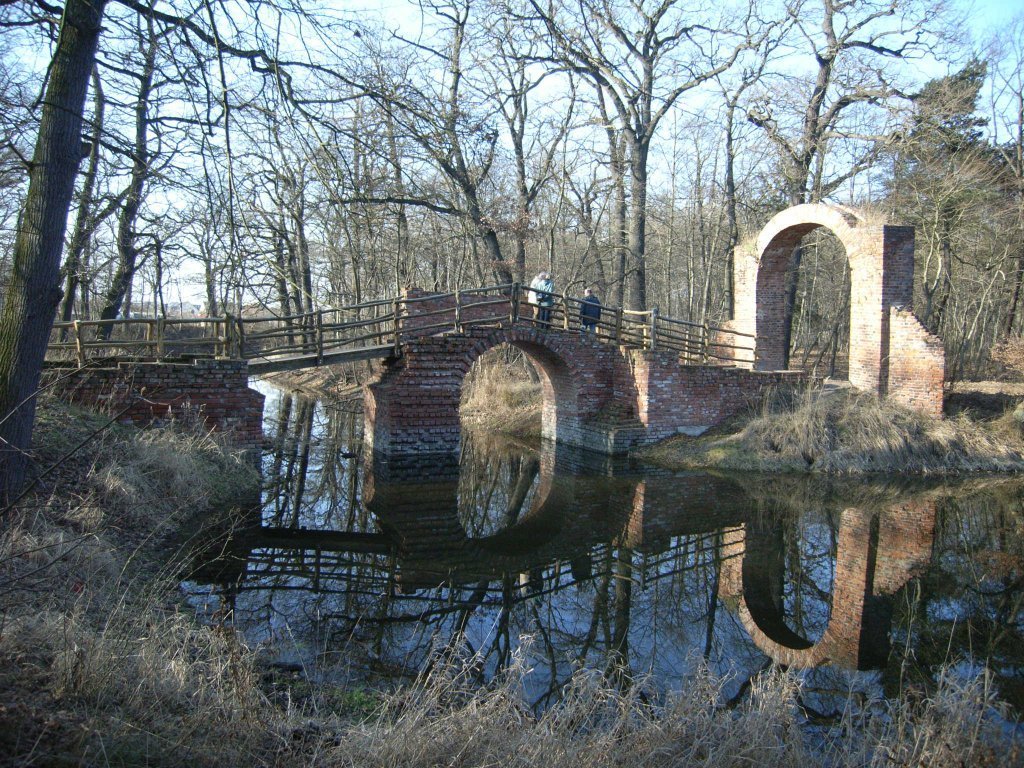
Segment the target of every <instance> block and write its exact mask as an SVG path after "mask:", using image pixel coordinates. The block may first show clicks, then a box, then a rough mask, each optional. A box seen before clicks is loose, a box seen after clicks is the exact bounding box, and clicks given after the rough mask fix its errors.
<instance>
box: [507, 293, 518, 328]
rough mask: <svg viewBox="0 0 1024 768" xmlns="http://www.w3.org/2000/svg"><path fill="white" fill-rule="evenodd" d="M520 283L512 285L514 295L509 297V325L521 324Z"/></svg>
mask: <svg viewBox="0 0 1024 768" xmlns="http://www.w3.org/2000/svg"><path fill="white" fill-rule="evenodd" d="M519 292H520V291H519V283H512V295H511V296H510V297H509V314H508V319H509V324H511V325H515V324H516V323H518V322H519Z"/></svg>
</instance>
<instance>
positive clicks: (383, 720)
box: [0, 407, 1024, 768]
mask: <svg viewBox="0 0 1024 768" xmlns="http://www.w3.org/2000/svg"><path fill="white" fill-rule="evenodd" d="M40 422H41V423H40V434H39V439H38V441H37V442H38V455H37V459H38V463H39V465H40V466H43V467H47V466H50V465H56V466H57V469H56V470H54V472H52V473H50V474H48V475H46V476H45V477H43V478H42V479H41V480H40V482H39V484H38V485H37V486H36V487H35V489H34V492H33V493H32V494H31V495H30V496H28V497H26V498H25V499H24V500H23V502H22V503H21V505H20V506H19V507H18V509H16V510H13V511H11V512H8V514H7V516H6V518H5V525H4V529H3V531H2V534H0V764H4V765H103V766H106V765H124V766H134V765H139V766H142V765H165V766H180V765H200V766H206V765H209V766H214V765H216V766H239V767H241V766H264V765H265V766H273V765H281V766H284V765H288V766H294V765H318V766H381V767H383V766H413V767H417V766H442V765H443V766H495V765H503V766H540V765H545V766H547V765H566V764H571V765H576V766H579V767H580V768H586V767H588V766H608V765H623V766H633V765H645V766H646V765H650V766H670V765H672V766H675V765H694V766H735V765H752V764H754V765H756V764H764V765H776V766H794V767H795V766H825V765H829V766H840V767H841V766H865V765H878V766H890V765H915V766H946V765H955V764H960V765H972V766H984V765H1001V766H1002V765H1021V764H1024V761H1022V758H1021V753H1020V751H1019V745H1017V744H1016V743H1015V742H1014V741H1013V739H1012V736H1011V733H1010V731H1009V730H1008V729H1007V727H1006V725H1005V721H1004V720H1003V719H1002V718H1001V715H1000V713H1001V710H1000V709H999V705H998V704H997V703H996V700H995V698H994V691H993V689H992V686H991V685H990V681H989V679H988V677H987V676H986V675H985V674H981V675H979V676H977V677H974V678H970V679H966V680H965V679H963V678H957V677H952V676H944V677H942V678H941V680H940V683H939V684H938V685H937V686H935V687H933V688H932V689H929V690H922V689H919V690H917V691H916V692H915V693H914V695H913V697H912V698H908V699H906V700H902V699H901V700H880V701H875V702H867V703H864V702H859V701H858V702H857V703H856V704H855V703H854V702H853V700H851V706H850V707H849V711H848V712H846V713H842V714H839V715H836V716H835V717H833V718H832V719H831V720H829V721H828V722H826V723H822V722H820V720H818V721H815V722H814V723H813V724H812V718H811V717H810V715H809V714H808V713H807V712H805V711H804V710H803V709H802V705H801V695H800V694H801V692H800V682H799V679H798V678H797V677H796V676H793V675H789V674H785V673H782V672H779V671H778V670H769V671H767V672H765V673H762V674H760V675H758V676H756V677H755V678H754V679H753V681H752V685H751V686H750V688H749V690H748V691H747V693H746V695H744V696H742V697H738V698H736V699H734V700H732V699H730V700H726V696H725V695H724V694H723V688H724V686H725V684H726V680H725V679H724V678H720V677H716V676H714V675H713V674H711V673H710V672H708V671H698V672H696V673H695V674H694V675H693V677H692V678H691V680H690V681H689V683H688V684H687V685H685V686H684V687H683V690H682V691H681V692H680V693H678V694H672V695H670V696H669V697H668V698H665V697H664V696H663V695H662V694H660V693H659V692H657V691H655V690H653V689H652V688H651V687H650V686H648V685H647V684H645V683H644V682H643V681H639V682H637V684H636V685H634V686H632V687H631V688H629V689H628V690H622V689H620V688H617V687H615V686H613V685H611V684H610V683H609V682H608V681H606V680H605V679H604V678H602V677H601V676H598V675H595V674H593V673H583V672H581V673H580V674H579V675H577V676H576V677H575V679H573V680H572V681H571V682H570V683H569V684H568V686H567V687H566V688H565V689H564V691H563V698H562V701H561V703H559V704H557V705H555V706H553V707H551V708H550V709H548V710H546V711H545V712H543V713H535V712H532V711H530V710H529V709H527V708H526V707H524V706H523V704H522V700H521V691H522V688H523V677H524V675H525V674H527V671H526V670H525V669H524V667H523V665H522V664H521V663H518V664H515V665H513V667H512V668H511V669H510V670H509V671H507V672H506V673H505V674H504V675H503V676H502V677H501V678H500V679H498V680H495V681H493V682H492V684H490V685H489V686H486V687H481V686H480V685H479V683H478V682H477V673H478V671H479V667H478V665H477V662H476V660H474V659H472V658H467V659H461V660H458V659H457V660H455V661H452V663H451V664H450V665H449V666H443V665H439V666H437V667H435V668H434V669H433V670H432V671H431V673H430V675H429V676H427V677H425V678H423V679H421V680H420V681H418V682H417V683H416V684H414V685H410V686H407V687H405V688H403V689H401V690H399V691H397V692H394V691H392V692H368V691H365V690H361V689H360V690H346V689H344V688H342V687H339V686H337V685H332V684H326V683H314V682H312V681H310V680H306V679H300V680H298V681H295V682H293V683H291V684H290V685H291V687H289V686H288V685H285V686H284V687H283V688H282V684H281V681H280V679H278V678H275V677H273V676H272V675H271V674H269V670H268V669H267V668H265V667H264V666H263V664H262V663H261V658H263V657H262V656H261V654H260V652H259V649H254V648H250V647H247V646H246V645H245V644H244V643H242V642H241V641H240V640H239V639H238V637H237V636H236V635H235V634H234V633H233V632H232V631H231V630H230V628H227V627H212V626H204V625H201V624H199V623H198V622H197V621H196V619H195V617H194V615H193V613H192V611H191V610H190V609H189V608H188V606H187V605H185V604H184V603H183V602H182V601H181V599H180V597H179V593H178V589H177V582H178V579H179V577H180V573H181V572H182V571H183V569H184V568H185V567H186V566H185V563H184V561H183V560H182V556H181V555H180V552H181V551H184V550H179V549H178V547H177V545H175V546H173V547H172V546H171V545H170V544H169V542H170V541H178V540H179V539H178V537H169V536H168V534H169V533H170V532H171V531H172V530H174V529H178V528H180V527H181V526H182V524H183V523H185V522H187V523H188V524H187V525H185V527H186V528H187V529H190V528H192V527H194V524H195V522H196V521H197V519H198V518H197V516H196V513H198V512H201V511H202V510H204V509H208V508H210V507H218V506H219V505H223V504H224V503H225V502H227V501H229V500H231V499H238V498H241V497H244V496H245V495H246V494H247V493H248V492H249V491H250V490H251V486H252V481H253V476H252V473H251V471H250V470H249V469H248V467H247V466H246V465H245V464H244V462H242V461H240V458H239V457H237V456H234V455H233V454H232V453H231V452H230V451H229V450H227V449H225V447H224V446H223V445H221V444H219V443H217V442H216V441H215V440H213V439H211V438H210V437H209V436H207V435H203V434H201V433H197V432H194V431H191V430H188V429H181V430H161V431H156V430H154V431H149V432H140V431H137V430H132V429H104V428H103V426H104V421H103V419H102V418H101V417H96V416H92V415H87V414H83V413H81V412H72V411H67V410H65V409H62V408H59V407H50V408H48V409H46V410H44V411H43V412H42V413H41V418H40ZM93 432H96V433H97V435H96V436H95V437H94V438H92V439H90V440H88V441H87V446H88V448H87V449H86V450H84V451H79V452H77V453H75V454H73V455H72V456H70V457H67V458H63V459H62V457H63V456H64V454H65V453H67V450H68V448H69V447H70V446H74V445H77V444H79V443H81V442H85V441H86V438H88V437H89V436H90V435H91V434H92V433H93ZM327 677H328V678H329V677H330V676H329V675H328V676H327Z"/></svg>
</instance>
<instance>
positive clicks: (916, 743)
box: [314, 663, 1021, 768]
mask: <svg viewBox="0 0 1024 768" xmlns="http://www.w3.org/2000/svg"><path fill="white" fill-rule="evenodd" d="M471 667H472V665H471V664H467V665H464V666H458V667H454V668H450V669H447V670H442V671H441V672H435V673H434V674H433V675H432V676H431V677H430V678H429V679H427V680H425V681H423V683H422V684H420V685H418V686H416V687H414V688H412V689H410V690H408V691H406V692H404V693H403V694H399V695H395V696H392V697H389V698H388V699H387V701H386V703H385V705H384V706H383V707H382V708H381V710H380V711H379V713H378V715H377V717H375V718H373V719H370V720H367V721H366V722H364V723H361V724H347V725H343V726H341V727H340V730H337V731H334V732H333V733H332V734H331V739H330V740H331V744H332V745H331V746H329V747H327V748H326V749H323V746H322V745H323V741H321V742H320V748H318V749H316V750H314V751H315V752H316V754H317V760H316V761H315V762H316V764H320V765H328V766H334V765H346V766H347V765H358V766H373V767H375V768H376V767H379V768H385V767H386V766H410V767H411V768H419V767H420V766H423V767H426V766H440V765H444V766H504V767H508V768H515V767H518V766H523V767H524V768H525V767H527V766H542V765H543V766H548V765H571V766H574V767H576V768H592V767H593V768H597V767H598V766H640V765H643V766H666V767H667V766H682V765H685V766H708V767H709V768H711V767H714V766H746V765H771V766H783V767H785V766H793V767H794V768H797V767H800V768H803V767H804V766H807V767H809V768H810V767H813V766H833V767H835V768H843V767H845V766H850V767H851V768H852V766H892V765H908V766H909V765H913V766H936V767H938V766H948V765H971V766H986V765H992V766H995V765H1001V766H1002V765H1006V766H1013V765H1021V752H1020V748H1019V744H1018V743H1017V742H1016V741H1015V740H1014V739H1013V737H1011V736H1009V735H1008V732H1007V731H1006V730H1005V729H1004V725H1005V721H1004V720H1003V717H1002V711H1001V710H1000V708H999V707H998V705H997V704H996V702H995V699H994V696H993V691H992V690H991V688H990V687H989V686H987V684H986V680H987V678H986V677H985V676H981V677H979V678H977V679H974V680H970V681H966V682H964V681H959V680H957V679H954V678H953V677H951V676H949V675H944V676H943V678H942V680H941V681H940V685H939V687H938V688H937V690H936V692H935V693H934V695H933V696H931V697H929V698H926V699H920V700H917V701H915V702H913V703H911V702H909V701H900V702H883V701H877V702H873V703H870V704H868V705H867V706H866V707H864V708H860V709H858V710H857V711H856V712H855V711H854V710H853V709H852V708H851V710H850V711H849V712H848V713H847V714H846V715H845V716H843V717H842V718H841V719H839V720H838V721H837V722H835V723H833V724H832V725H830V726H828V727H825V728H823V729H821V730H817V731H812V730H811V729H808V728H807V727H806V721H805V719H804V717H803V715H802V713H801V710H800V706H799V694H800V683H799V680H798V679H797V678H796V677H795V676H792V675H789V674H786V673H783V672H780V671H778V670H770V671H768V672H767V673H764V674H762V675H760V676H758V677H756V678H755V679H754V680H753V684H752V686H751V688H750V691H749V694H748V695H747V696H746V697H744V698H743V700H742V701H741V702H740V703H739V704H737V705H735V706H733V705H723V704H722V703H721V702H722V700H723V695H722V688H723V686H724V684H725V683H726V682H727V681H726V680H725V679H723V678H720V677H716V676H714V675H712V674H711V673H709V672H708V671H707V670H706V669H699V670H698V671H697V672H696V673H695V674H694V675H693V677H692V678H691V679H690V680H689V681H688V684H687V685H686V686H685V687H684V689H683V690H682V691H681V692H679V693H677V694H672V695H670V696H669V697H668V698H662V697H659V696H657V694H652V692H651V691H650V690H646V689H645V686H644V685H643V684H642V683H640V684H637V685H634V686H632V687H630V688H628V689H626V690H622V689H618V688H614V687H612V686H611V685H610V684H609V683H608V682H607V681H606V680H605V679H604V678H603V677H601V676H599V675H596V674H591V673H583V672H581V673H579V674H578V675H577V676H576V677H575V678H574V679H573V680H572V681H571V682H570V683H569V685H568V686H567V687H566V689H565V690H564V692H563V697H562V699H561V701H560V702H559V703H558V704H556V705H555V706H553V707H552V708H550V709H548V710H546V711H545V712H543V713H541V714H540V715H536V716H535V715H533V714H532V713H531V712H529V711H528V710H526V709H525V708H524V707H523V706H522V704H521V698H520V694H519V692H520V688H521V684H522V676H523V675H524V674H525V669H524V668H523V666H522V664H521V663H520V664H518V665H515V666H513V668H512V669H511V670H510V671H509V673H507V674H506V676H505V677H504V678H503V679H502V680H501V681H500V682H499V683H497V684H495V685H494V686H492V687H491V688H489V689H480V688H479V687H478V686H474V685H473V684H472V683H470V682H468V680H467V674H466V673H465V672H464V671H463V670H466V669H469V668H471ZM652 702H657V703H652ZM321 750H322V751H321Z"/></svg>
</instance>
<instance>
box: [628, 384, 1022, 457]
mask: <svg viewBox="0 0 1024 768" xmlns="http://www.w3.org/2000/svg"><path fill="white" fill-rule="evenodd" d="M639 455H640V456H641V457H642V458H644V459H646V460H649V461H652V462H654V463H658V464H662V465H665V466H675V467H718V468H722V469H735V470H754V471H765V472H794V471H798V472H804V471H811V472H824V473H869V472H882V473H884V472H900V473H917V474H934V473H949V474H958V473H965V472H1018V471H1021V470H1022V469H1024V442H1022V440H1021V433H1020V430H1019V429H1012V428H1007V427H1006V426H1005V425H1004V426H1002V427H996V428H990V427H989V426H988V425H983V424H979V423H975V422H972V421H970V420H969V419H967V418H965V417H957V418H952V419H932V418H930V417H928V416H925V415H923V414H920V413H918V412H916V411H912V410H909V409H907V408H903V407H901V406H899V405H896V404H894V403H892V402H890V401H887V400H879V399H878V398H876V397H874V396H873V395H870V394H864V393H858V392H855V391H852V390H840V391H836V392H829V393H823V392H819V391H814V390H810V391H807V392H804V393H802V394H799V395H797V396H795V399H794V398H787V397H784V396H781V395H780V396H778V397H776V398H774V399H770V400H769V401H768V402H767V404H766V405H765V406H764V408H763V410H762V411H761V412H760V413H758V414H756V415H753V416H752V418H750V420H749V421H748V422H747V423H746V425H745V426H743V428H742V429H741V430H740V431H739V432H737V433H736V434H733V435H728V436H725V437H721V436H713V437H705V438H701V439H696V440H695V439H685V438H675V439H673V440H670V441H667V442H666V443H663V444H662V445H660V446H655V447H653V448H651V449H647V450H644V451H641V452H640V454H639Z"/></svg>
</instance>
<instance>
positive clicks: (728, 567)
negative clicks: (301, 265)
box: [183, 387, 1024, 713]
mask: <svg viewBox="0 0 1024 768" xmlns="http://www.w3.org/2000/svg"><path fill="white" fill-rule="evenodd" d="M264 391H265V392H266V393H267V404H266V413H265V421H264V429H265V432H266V434H267V435H268V436H269V447H268V449H267V450H266V451H265V455H264V458H263V472H264V491H263V499H262V506H261V507H259V508H257V509H254V510H252V511H251V512H250V513H249V514H248V515H247V516H246V517H245V518H244V519H243V520H241V521H239V520H237V519H236V520H233V521H231V524H230V525H229V524H228V522H227V521H225V522H224V524H223V525H217V524H215V525H213V526H212V528H213V530H212V531H211V533H210V534H209V536H208V537H207V538H206V539H205V541H204V544H203V546H202V547H201V548H200V556H199V557H198V558H197V566H196V569H195V571H194V572H193V573H191V574H190V578H189V580H188V581H186V582H184V584H183V586H184V588H185V589H186V590H187V592H188V593H189V595H190V596H191V599H192V600H193V602H194V604H195V605H196V606H197V609H198V610H200V611H202V612H204V613H205V614H206V615H207V616H208V617H209V619H210V620H214V621H224V622H231V623H232V624H233V625H234V626H235V627H236V628H237V629H238V630H239V631H240V632H242V633H243V635H244V636H245V637H246V638H247V640H249V641H250V642H253V643H265V644H266V647H268V648H273V653H274V654H276V658H277V660H278V662H279V663H280V664H282V665H285V666H288V665H296V668H301V669H302V671H303V673H304V674H307V675H309V676H311V677H319V676H325V675H329V676H331V677H339V676H340V677H344V678H345V679H349V680H356V681H364V682H369V683H372V684H385V683H387V682H396V681H403V680H408V679H411V678H413V677H415V676H416V675H417V674H418V673H420V672H421V671H422V670H423V669H424V668H425V667H426V666H427V665H429V664H430V663H432V662H433V661H435V660H436V659H438V658H439V657H444V656H447V655H450V654H452V653H458V654H476V660H475V663H474V666H473V669H474V673H475V674H476V675H477V676H478V677H479V679H480V681H481V683H485V682H486V681H487V680H489V679H491V678H493V676H495V675H496V674H499V673H500V672H501V670H502V669H504V668H506V667H507V666H508V665H509V664H510V663H511V662H512V660H513V658H514V657H515V656H516V655H520V656H522V657H523V658H524V659H525V662H526V664H527V666H528V667H529V668H530V669H532V672H531V673H530V675H528V677H527V679H526V683H525V695H526V696H527V698H528V700H529V703H530V704H531V705H533V706H535V707H544V706H546V705H547V704H549V703H551V701H552V700H553V698H554V697H557V695H558V692H559V691H560V690H561V688H562V686H563V685H564V683H565V682H566V680H567V679H568V678H569V677H570V675H572V674H573V672H574V671H575V670H577V669H579V668H581V667H583V668H591V669H595V670H600V671H604V672H611V673H614V675H615V676H616V678H617V679H635V678H638V677H643V678H645V679H646V680H648V681H649V682H650V683H651V684H653V685H655V686H656V687H658V688H660V689H663V690H668V689H672V688H678V687H679V686H681V685H685V684H686V680H687V679H688V678H689V677H690V676H691V675H692V674H693V671H694V670H695V669H696V668H697V666H698V665H701V664H705V665H707V666H708V667H709V668H710V669H711V670H713V671H715V672H719V673H727V674H729V675H731V676H732V684H731V686H730V687H729V688H728V689H727V691H726V693H727V695H732V694H735V693H737V692H739V691H741V690H742V688H743V684H744V682H745V681H747V680H749V679H750V678H751V676H752V675H754V674H755V673H757V672H758V671H759V670H761V669H763V668H764V667H765V666H766V665H767V664H768V663H769V662H770V661H771V660H774V661H777V662H780V663H784V664H788V665H790V666H792V667H794V668H806V671H804V672H802V673H801V674H803V675H804V678H805V687H804V691H805V703H806V704H807V705H808V706H809V707H811V708H812V709H816V710H819V711H822V712H830V711H834V710H835V709H836V708H837V707H838V708H840V709H841V708H842V706H843V701H844V700H845V699H846V697H847V696H848V694H849V692H850V691H851V690H854V691H858V692H862V693H865V694H868V695H876V696H877V695H882V694H888V695H891V694H894V693H895V692H896V691H897V690H898V689H899V688H900V687H901V686H905V685H925V686H926V685H927V683H928V680H929V679H934V676H935V674H936V671H937V669H938V667H939V666H940V665H942V664H952V665H955V667H956V669H957V670H959V671H960V672H961V673H963V674H970V673H971V671H973V670H976V669H977V668H979V667H980V666H982V665H985V664H987V665H988V666H989V667H990V668H992V669H993V670H994V671H995V673H996V679H997V683H998V685H999V688H1000V691H1001V695H1002V697H1003V699H1004V700H1006V701H1007V702H1009V703H1010V704H1012V705H1013V706H1014V707H1015V708H1016V710H1017V712H1018V713H1019V712H1020V711H1021V707H1022V705H1024V685H1022V680H1024V675H1022V672H1024V621H1022V612H1021V604H1022V596H1024V590H1022V578H1024V538H1022V534H1024V514H1022V512H1024V510H1022V507H1024V505H1022V490H1024V484H1022V482H1021V481H1019V480H1016V479H1007V478H972V479H967V480H962V481H959V482H957V483H952V484H950V483H946V484H940V483H936V482H931V483H926V482H922V481H920V480H917V481H914V480H911V479H908V478H902V477H890V478H887V479H886V480H885V481H872V482H867V481H864V480H835V479H832V480H822V479H811V478H803V477H796V478H790V477H778V476H766V477H759V476H756V475H739V476H737V475H724V474H707V473H694V472H689V473H672V472H665V471H661V470H655V469H652V468H650V467H644V466H639V465H636V464H630V463H629V462H627V461H623V460H618V459H616V460H612V459H610V458H608V457H604V456H597V455H593V454H589V453H587V452H582V451H578V450H569V449H564V448H562V447H560V446H553V445H543V446H536V447H531V446H523V445H518V444H514V443H511V442H509V441H505V440H501V439H498V438H495V437H493V436H487V435H482V434H469V435H466V436H465V439H464V447H463V451H462V455H461V456H459V457H443V456H442V457H438V456H432V457H427V458H422V457H421V458H417V459H415V460H408V461H390V462H381V461H379V460H378V461H375V460H374V457H372V456H367V455H364V453H363V449H362V441H361V436H360V432H361V426H362V414H361V410H360V401H359V400H354V401H350V402H344V401H340V402H326V401H317V400H314V399H311V398H308V397H306V396H301V395H297V394H288V393H284V392H281V391H280V390H276V389H271V388H266V387H264Z"/></svg>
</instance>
